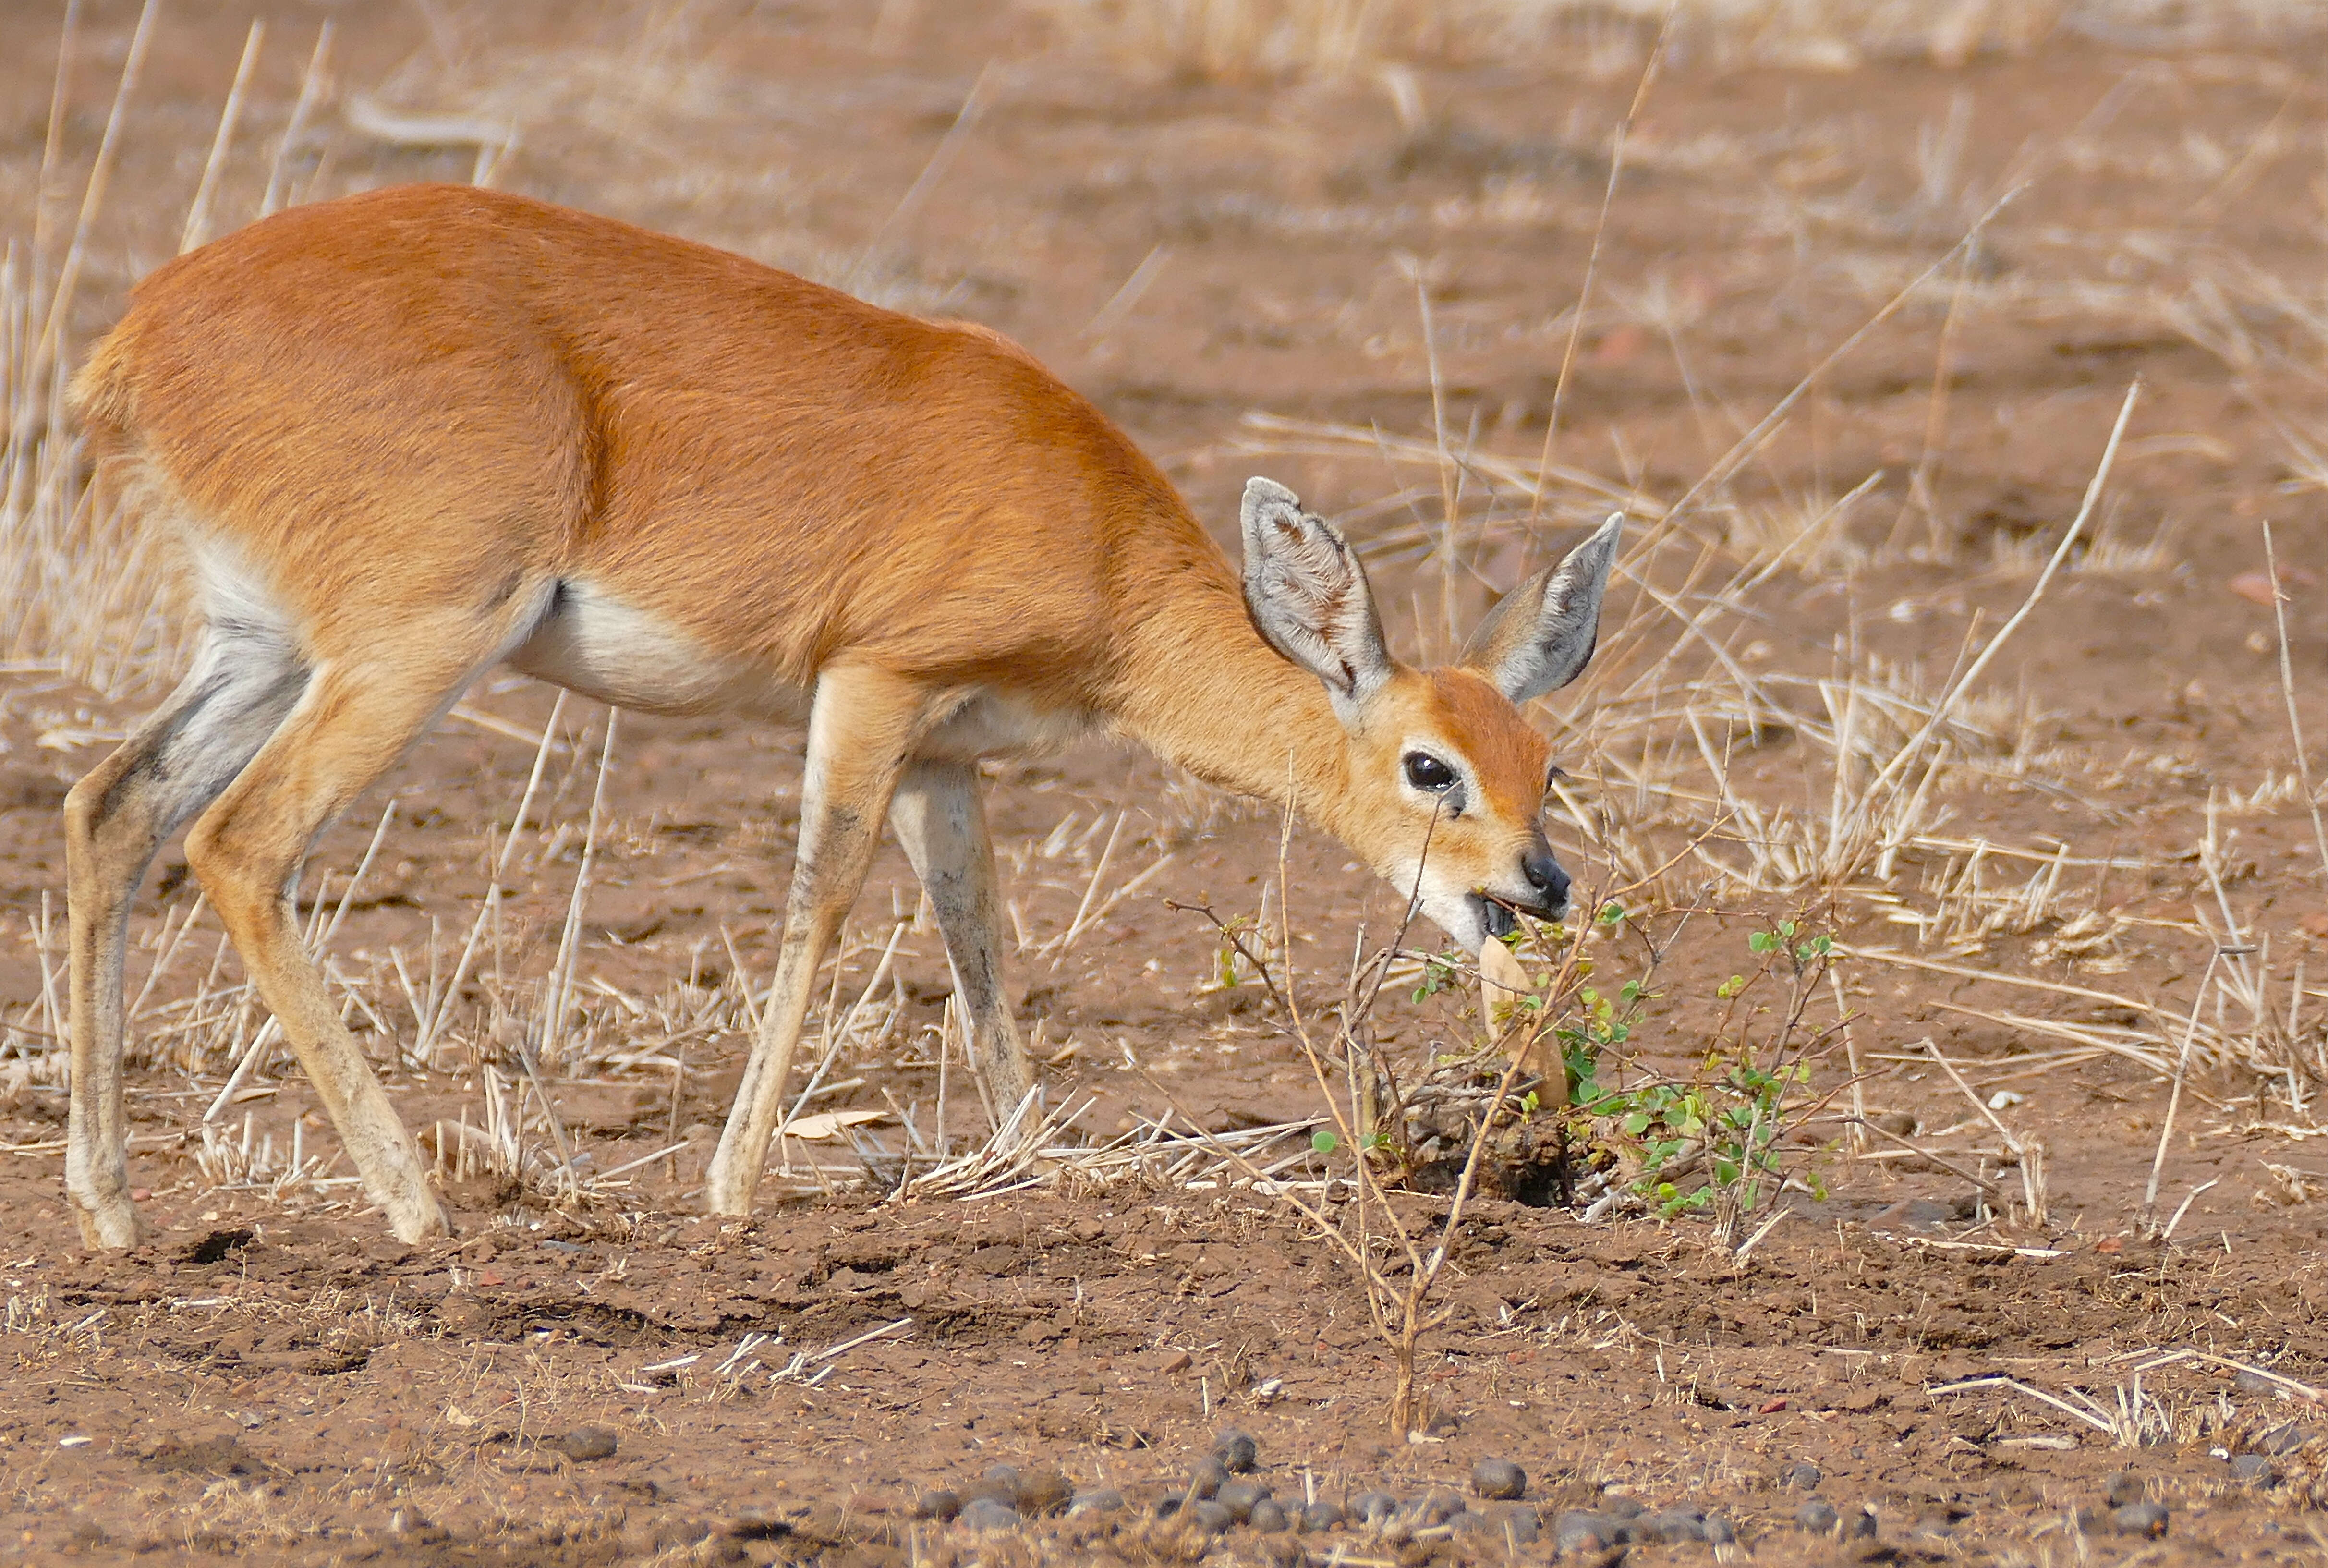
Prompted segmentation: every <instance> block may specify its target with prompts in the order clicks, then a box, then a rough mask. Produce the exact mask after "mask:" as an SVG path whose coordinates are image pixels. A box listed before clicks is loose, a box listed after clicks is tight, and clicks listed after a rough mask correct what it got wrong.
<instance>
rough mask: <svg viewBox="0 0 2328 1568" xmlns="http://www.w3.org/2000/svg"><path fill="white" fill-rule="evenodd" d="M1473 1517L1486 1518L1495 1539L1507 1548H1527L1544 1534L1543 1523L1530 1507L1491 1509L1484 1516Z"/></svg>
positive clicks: (1476, 1516)
mask: <svg viewBox="0 0 2328 1568" xmlns="http://www.w3.org/2000/svg"><path fill="white" fill-rule="evenodd" d="M1472 1517H1475V1518H1485V1519H1486V1520H1487V1521H1488V1529H1489V1530H1491V1531H1493V1532H1494V1538H1495V1539H1496V1540H1498V1541H1501V1542H1503V1543H1504V1544H1505V1545H1507V1546H1525V1545H1528V1544H1529V1543H1530V1542H1532V1541H1534V1540H1535V1538H1536V1537H1537V1536H1538V1535H1542V1534H1543V1533H1544V1526H1543V1523H1542V1521H1541V1520H1539V1519H1538V1518H1537V1517H1536V1512H1535V1509H1534V1508H1530V1507H1501V1508H1490V1509H1488V1511H1487V1513H1486V1514H1484V1515H1473V1516H1472Z"/></svg>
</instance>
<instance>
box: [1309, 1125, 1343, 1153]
mask: <svg viewBox="0 0 2328 1568" xmlns="http://www.w3.org/2000/svg"><path fill="white" fill-rule="evenodd" d="M1341 1146H1342V1141H1341V1140H1340V1139H1339V1138H1337V1137H1336V1136H1334V1134H1332V1133H1331V1132H1328V1131H1326V1130H1325V1129H1324V1128H1323V1127H1320V1128H1319V1129H1318V1131H1315V1132H1312V1133H1311V1134H1309V1147H1310V1148H1311V1149H1313V1150H1316V1151H1317V1152H1318V1153H1319V1154H1331V1153H1333V1152H1334V1150H1337V1149H1339V1148H1340V1147H1341Z"/></svg>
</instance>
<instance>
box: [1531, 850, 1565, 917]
mask: <svg viewBox="0 0 2328 1568" xmlns="http://www.w3.org/2000/svg"><path fill="white" fill-rule="evenodd" d="M1520 871H1521V873H1522V874H1523V875H1525V877H1526V878H1527V879H1528V886H1529V887H1533V888H1535V890H1536V892H1537V893H1538V894H1539V895H1540V896H1541V902H1542V903H1543V905H1544V907H1545V908H1546V909H1565V908H1566V907H1567V906H1568V873H1567V872H1565V871H1563V870H1562V869H1560V862H1559V861H1557V860H1555V859H1553V858H1552V851H1551V850H1549V849H1546V848H1544V847H1542V846H1538V847H1537V848H1535V849H1533V850H1529V851H1528V852H1527V856H1526V858H1525V859H1523V860H1521V861H1520Z"/></svg>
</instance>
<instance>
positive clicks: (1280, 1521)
mask: <svg viewBox="0 0 2328 1568" xmlns="http://www.w3.org/2000/svg"><path fill="white" fill-rule="evenodd" d="M1244 1522H1245V1523H1246V1524H1248V1525H1251V1526H1253V1528H1254V1529H1256V1530H1259V1531H1261V1532H1262V1533H1263V1535H1275V1534H1276V1533H1277V1532H1278V1531H1280V1530H1282V1529H1284V1528H1286V1527H1287V1526H1288V1525H1289V1524H1290V1523H1291V1521H1290V1520H1288V1519H1287V1518H1286V1516H1285V1510H1284V1509H1283V1508H1281V1507H1278V1506H1277V1499H1276V1498H1262V1499H1261V1501H1259V1502H1257V1503H1255V1504H1254V1505H1253V1512H1252V1513H1250V1514H1248V1515H1246V1516H1245V1521H1244Z"/></svg>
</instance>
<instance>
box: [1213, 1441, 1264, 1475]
mask: <svg viewBox="0 0 2328 1568" xmlns="http://www.w3.org/2000/svg"><path fill="white" fill-rule="evenodd" d="M1213 1457H1214V1458H1215V1459H1216V1460H1220V1461H1221V1468H1222V1469H1225V1470H1227V1471H1228V1472H1229V1473H1230V1474H1232V1475H1239V1476H1243V1475H1250V1474H1252V1473H1253V1466H1255V1465H1256V1464H1259V1463H1260V1462H1261V1445H1260V1444H1259V1443H1257V1442H1255V1441H1253V1436H1252V1434H1251V1433H1250V1432H1223V1433H1221V1434H1220V1436H1218V1437H1216V1438H1215V1439H1214V1440H1213Z"/></svg>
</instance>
